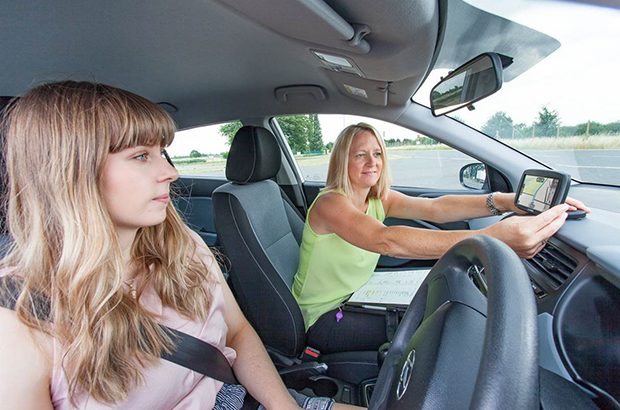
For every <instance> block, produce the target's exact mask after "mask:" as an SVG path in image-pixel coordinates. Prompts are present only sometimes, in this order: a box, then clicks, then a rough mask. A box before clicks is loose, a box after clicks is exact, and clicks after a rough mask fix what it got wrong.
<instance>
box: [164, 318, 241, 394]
mask: <svg viewBox="0 0 620 410" xmlns="http://www.w3.org/2000/svg"><path fill="white" fill-rule="evenodd" d="M161 327H162V328H164V330H166V331H167V332H169V333H170V334H171V335H172V339H173V340H174V342H175V345H176V350H174V351H172V352H170V353H165V352H164V353H162V355H161V358H162V359H164V360H168V361H169V362H172V363H176V364H178V365H179V366H183V367H186V368H188V369H191V370H193V371H195V372H198V373H200V374H204V375H205V376H208V377H210V378H212V379H215V380H219V381H221V382H224V383H228V384H239V382H238V381H237V378H236V377H235V374H234V373H233V371H232V368H231V367H230V363H228V359H226V356H224V354H223V353H222V352H221V351H220V349H218V348H217V347H215V346H213V345H211V344H209V343H207V342H205V341H204V340H202V339H198V338H197V337H194V336H192V335H188V334H187V333H183V332H179V331H178V330H175V329H171V328H169V327H167V326H163V325H161Z"/></svg>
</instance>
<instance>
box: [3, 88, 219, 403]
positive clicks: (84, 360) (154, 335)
mask: <svg viewBox="0 0 620 410" xmlns="http://www.w3.org/2000/svg"><path fill="white" fill-rule="evenodd" d="M6 114H7V115H6V118H5V121H4V124H3V129H4V130H5V132H6V165H7V172H8V182H9V187H8V189H9V199H8V209H7V212H8V215H7V220H8V227H9V232H10V234H11V236H12V239H13V245H12V247H11V248H10V251H9V254H8V255H7V256H6V258H5V259H3V260H2V262H1V264H2V266H4V267H7V268H11V269H12V270H13V272H15V274H17V275H19V276H20V277H22V278H23V289H22V291H21V294H20V296H19V298H18V300H17V304H16V313H17V315H18V317H19V319H20V320H21V321H23V322H24V323H25V324H27V325H28V326H31V327H33V328H35V329H38V330H42V331H44V332H46V333H48V334H51V335H52V336H54V337H55V338H56V339H57V340H59V341H60V343H61V344H62V346H63V348H64V349H65V352H66V354H65V355H64V359H63V363H62V365H63V368H64V370H65V372H66V375H67V378H68V381H69V391H70V397H71V400H72V402H74V399H75V397H76V394H78V393H86V394H88V395H90V396H92V397H93V398H94V399H96V400H97V401H100V402H103V403H108V404H113V403H116V402H119V401H121V400H123V399H125V398H126V397H127V393H128V391H129V390H131V389H132V388H133V387H135V386H136V385H138V384H140V383H142V382H143V378H142V374H141V370H142V369H143V368H144V367H146V366H148V365H152V364H154V363H155V362H156V361H157V360H158V359H159V357H160V355H161V354H162V352H164V351H165V352H169V351H170V350H171V349H172V348H173V342H172V340H171V339H170V337H169V336H168V335H167V334H166V332H164V331H163V330H162V328H161V327H160V326H159V325H158V324H157V322H156V320H155V318H154V317H153V315H151V314H149V313H148V312H147V311H146V310H144V309H143V308H141V307H140V305H139V304H138V303H137V301H136V300H134V299H133V298H131V297H130V296H128V295H127V294H126V292H125V291H124V289H123V279H122V278H123V273H124V271H125V270H126V266H125V262H124V261H123V258H122V255H121V249H120V245H119V242H118V239H117V235H116V232H115V229H114V225H113V223H112V220H111V218H110V215H109V213H108V211H107V209H106V207H105V205H104V201H103V198H102V195H101V191H100V178H101V173H102V167H103V164H104V161H105V159H106V157H107V155H108V154H109V153H114V152H118V151H120V150H123V149H125V148H128V147H133V146H138V145H145V146H151V145H156V144H161V146H162V147H165V146H167V145H169V144H170V143H171V142H172V140H173V138H174V132H175V126H174V123H173V121H172V119H171V118H170V117H169V116H168V114H167V113H166V112H165V111H164V110H162V109H161V108H160V107H159V106H157V105H156V104H153V103H152V102H150V101H148V100H146V99H144V98H142V97H140V96H138V95H136V94H133V93H130V92H128V91H124V90H120V89H118V88H114V87H111V86H107V85H103V84H94V83H88V82H73V81H65V82H59V83H50V84H44V85H41V86H38V87H36V88H34V89H32V90H31V91H29V92H28V93H27V94H26V95H24V96H23V97H21V98H20V99H19V100H18V101H16V102H15V103H14V104H12V105H11V106H10V107H9V109H8V112H7V113H6ZM131 254H132V263H133V264H134V265H135V266H136V268H137V277H140V278H141V280H140V282H141V283H142V286H141V287H140V289H138V295H140V294H141V293H142V291H143V290H144V286H145V285H146V283H148V284H150V285H152V286H153V288H154V289H155V291H156V293H157V294H158V295H159V297H160V298H161V301H162V304H163V305H165V306H169V307H171V308H173V309H175V310H176V311H178V312H179V313H180V314H182V315H184V316H186V317H188V318H192V319H205V318H206V316H207V314H208V309H209V305H210V299H211V295H210V292H209V287H208V286H205V285H206V284H210V283H213V281H215V280H217V279H215V277H213V276H211V274H210V273H209V271H208V269H207V267H206V266H205V265H206V264H207V263H209V262H208V261H205V262H202V261H201V260H200V258H199V257H198V255H197V246H196V242H195V240H194V238H193V237H192V235H191V233H190V231H189V230H188V228H187V227H186V225H185V224H184V223H183V222H182V220H181V218H180V216H179V215H178V213H177V212H176V210H175V208H174V207H173V205H172V204H168V207H167V209H166V219H165V221H164V222H162V223H161V224H159V225H156V226H151V227H145V228H141V229H139V231H138V234H137V235H136V238H135V240H134V243H133V245H132V250H131ZM41 296H42V297H43V298H44V299H45V300H48V301H49V303H50V316H49V321H44V319H45V318H44V315H45V314H44V313H42V311H43V310H42V309H41V307H40V306H37V305H35V304H33V301H35V300H40V299H41ZM74 403H75V402H74Z"/></svg>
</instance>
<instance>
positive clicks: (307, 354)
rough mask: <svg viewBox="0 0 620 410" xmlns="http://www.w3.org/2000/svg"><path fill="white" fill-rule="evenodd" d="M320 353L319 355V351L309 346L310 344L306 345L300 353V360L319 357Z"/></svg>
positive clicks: (306, 360) (305, 360) (304, 360)
mask: <svg viewBox="0 0 620 410" xmlns="http://www.w3.org/2000/svg"><path fill="white" fill-rule="evenodd" d="M320 355H321V352H320V351H318V350H317V349H315V348H313V347H310V346H306V348H305V349H304V351H303V353H302V354H301V361H302V362H308V361H312V360H316V359H318V358H319V356H320Z"/></svg>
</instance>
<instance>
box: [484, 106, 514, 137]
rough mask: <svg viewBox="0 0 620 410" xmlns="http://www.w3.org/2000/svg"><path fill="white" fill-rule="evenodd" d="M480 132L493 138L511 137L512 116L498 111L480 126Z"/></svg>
mask: <svg viewBox="0 0 620 410" xmlns="http://www.w3.org/2000/svg"><path fill="white" fill-rule="evenodd" d="M482 132H484V133H485V134H487V135H489V136H491V137H494V138H512V137H513V123H512V118H510V116H509V115H508V114H506V113H505V112H503V111H498V112H496V113H495V114H493V115H492V116H491V118H489V119H488V121H487V122H486V123H485V124H484V125H483V126H482Z"/></svg>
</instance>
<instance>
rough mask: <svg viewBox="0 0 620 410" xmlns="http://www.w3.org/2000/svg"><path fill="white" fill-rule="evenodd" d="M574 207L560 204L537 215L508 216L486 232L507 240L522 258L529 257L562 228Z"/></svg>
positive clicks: (504, 240)
mask: <svg viewBox="0 0 620 410" xmlns="http://www.w3.org/2000/svg"><path fill="white" fill-rule="evenodd" d="M577 202H578V201H577ZM572 207H574V205H568V204H560V205H556V206H554V207H553V208H551V209H549V210H547V211H545V212H543V213H541V214H539V215H536V216H519V217H515V218H507V219H504V220H503V221H500V222H498V223H496V224H494V225H491V226H489V227H488V228H486V233H487V234H489V235H491V236H493V237H495V238H497V239H500V240H501V241H503V242H505V243H506V244H507V245H508V246H510V247H511V248H512V249H513V250H514V251H515V252H516V253H517V255H519V256H520V257H521V258H526V259H529V258H531V257H533V256H534V255H536V254H537V253H538V252H540V250H541V249H542V248H544V246H545V244H546V242H547V239H549V238H550V237H551V236H553V234H555V233H556V232H557V231H558V229H560V227H561V226H562V225H563V224H564V221H565V220H566V217H567V213H566V212H567V211H568V210H570V209H571V208H572Z"/></svg>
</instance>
